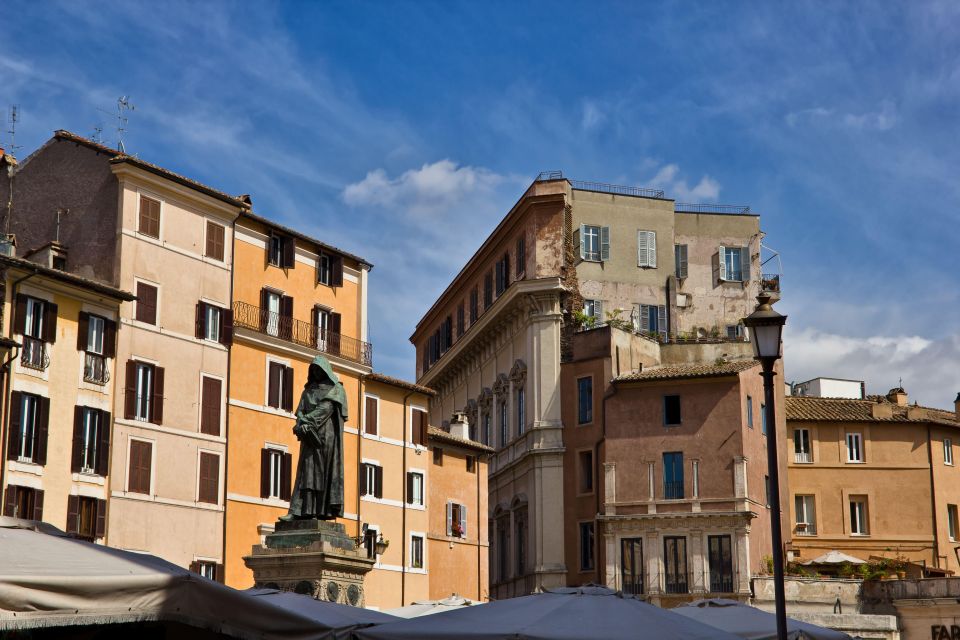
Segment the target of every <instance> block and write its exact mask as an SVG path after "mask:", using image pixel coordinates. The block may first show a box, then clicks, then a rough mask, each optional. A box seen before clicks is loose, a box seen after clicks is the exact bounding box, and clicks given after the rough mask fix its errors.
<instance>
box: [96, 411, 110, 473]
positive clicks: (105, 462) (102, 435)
mask: <svg viewBox="0 0 960 640" xmlns="http://www.w3.org/2000/svg"><path fill="white" fill-rule="evenodd" d="M110 419H111V416H110V412H109V411H101V412H100V432H99V433H97V475H98V476H103V477H104V478H106V477H107V475H108V474H109V473H110V466H109V465H110V431H111V429H112V425H111V424H110Z"/></svg>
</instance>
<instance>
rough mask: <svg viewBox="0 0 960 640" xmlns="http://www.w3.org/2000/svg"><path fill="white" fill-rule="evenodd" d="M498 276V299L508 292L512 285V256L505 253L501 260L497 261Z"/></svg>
mask: <svg viewBox="0 0 960 640" xmlns="http://www.w3.org/2000/svg"><path fill="white" fill-rule="evenodd" d="M495 271H496V274H497V297H498V298H499V297H500V294H502V293H503V292H504V291H506V290H507V286H509V285H510V254H509V253H505V254H503V257H502V258H501V259H500V260H497V264H496V269H495Z"/></svg>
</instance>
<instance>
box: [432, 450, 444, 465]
mask: <svg viewBox="0 0 960 640" xmlns="http://www.w3.org/2000/svg"><path fill="white" fill-rule="evenodd" d="M433 464H435V465H437V466H438V467H442V466H443V449H441V448H440V447H434V448H433Z"/></svg>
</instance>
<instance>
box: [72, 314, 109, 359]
mask: <svg viewBox="0 0 960 640" xmlns="http://www.w3.org/2000/svg"><path fill="white" fill-rule="evenodd" d="M78 320H79V322H78V324H77V351H86V350H87V333H89V331H90V314H89V313H87V312H86V311H81V312H80V316H79V318H78ZM103 350H104V351H106V350H107V345H106V336H104V345H103Z"/></svg>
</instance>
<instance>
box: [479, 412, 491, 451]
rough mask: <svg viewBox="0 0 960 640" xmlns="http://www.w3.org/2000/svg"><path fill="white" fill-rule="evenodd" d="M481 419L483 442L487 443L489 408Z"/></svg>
mask: <svg viewBox="0 0 960 640" xmlns="http://www.w3.org/2000/svg"><path fill="white" fill-rule="evenodd" d="M481 420H483V429H481V431H482V433H483V444H487V445H489V444H490V420H491V417H490V411H489V410H487V411H485V412H484V414H483V418H481Z"/></svg>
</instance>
